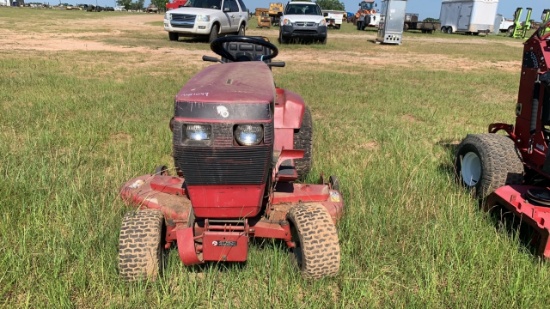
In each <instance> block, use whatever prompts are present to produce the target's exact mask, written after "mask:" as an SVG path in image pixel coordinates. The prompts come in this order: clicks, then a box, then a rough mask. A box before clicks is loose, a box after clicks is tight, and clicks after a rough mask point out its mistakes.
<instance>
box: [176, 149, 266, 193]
mask: <svg viewBox="0 0 550 309" xmlns="http://www.w3.org/2000/svg"><path fill="white" fill-rule="evenodd" d="M272 154H273V153H272V148H271V146H270V145H259V146H248V147H244V146H241V147H224V148H211V147H194V146H179V147H176V148H175V156H174V157H175V160H176V164H177V166H178V167H179V168H180V169H181V170H182V172H183V175H184V176H185V181H186V182H187V184H188V185H214V184H262V183H264V182H265V179H266V178H267V175H266V173H267V171H268V168H267V165H268V164H271V163H272V162H271V161H272Z"/></svg>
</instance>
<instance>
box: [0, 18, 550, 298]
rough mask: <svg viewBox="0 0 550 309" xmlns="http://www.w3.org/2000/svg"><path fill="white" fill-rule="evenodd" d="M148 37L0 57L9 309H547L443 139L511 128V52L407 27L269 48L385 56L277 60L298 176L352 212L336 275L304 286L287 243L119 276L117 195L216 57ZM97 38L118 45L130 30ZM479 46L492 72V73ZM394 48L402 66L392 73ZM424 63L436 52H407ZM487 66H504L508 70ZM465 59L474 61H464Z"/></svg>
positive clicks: (526, 266)
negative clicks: (299, 99)
mask: <svg viewBox="0 0 550 309" xmlns="http://www.w3.org/2000/svg"><path fill="white" fill-rule="evenodd" d="M8 10H9V9H6V10H4V9H0V16H2V17H4V16H6V19H4V20H3V21H0V26H2V28H5V27H3V26H5V25H6V24H8V23H12V22H13V21H14V20H18V19H24V17H25V16H27V15H26V14H28V13H27V12H30V10H9V11H8ZM32 12H33V13H32V14H35V15H34V16H35V17H34V18H32V19H26V20H25V23H26V24H33V23H35V25H36V27H38V26H39V25H40V20H41V19H39V18H37V17H38V16H39V14H40V12H43V13H44V14H49V15H44V16H47V18H48V20H50V21H51V22H52V24H60V25H61V24H65V23H68V22H70V21H74V20H73V18H74V16H75V15H74V13H77V14H80V13H79V12H55V13H50V11H47V10H42V11H38V10H36V11H32ZM98 16H99V15H98ZM106 16H107V15H102V18H107V17H106ZM117 16H119V15H112V17H110V18H115V19H116V18H117ZM120 16H127V15H120ZM136 18H139V17H136ZM148 29H149V28H147V29H146V30H144V31H143V32H142V34H141V35H142V36H143V38H142V39H140V37H139V35H138V32H133V31H135V30H132V31H127V32H125V31H124V29H116V30H119V31H122V32H123V33H128V34H129V36H128V39H127V40H132V44H136V42H139V41H140V40H143V41H145V42H148V43H147V44H144V45H143V46H145V47H146V48H149V49H150V50H151V52H150V53H149V52H134V51H124V50H121V51H71V50H70V49H69V50H64V51H48V50H33V49H26V48H25V47H24V46H22V47H21V49H18V50H2V51H1V52H2V57H0V104H1V105H0V177H1V178H0V181H1V186H0V212H1V213H2V216H0V304H2V306H3V307H10V308H12V307H31V308H65V307H84V308H97V307H112V308H124V307H127V308H151V307H161V306H162V307H174V308H195V307H206V308H257V307H271V308H283V307H284V308H373V307H387V308H395V307H407V308H456V307H465V308H476V307H487V308H527V307H533V308H545V307H547V300H548V298H549V296H550V292H549V289H548V288H547V287H546V282H548V281H549V280H550V268H549V267H550V266H549V265H548V264H547V263H546V262H544V261H542V260H541V259H540V258H538V257H535V256H533V255H531V254H530V253H529V252H528V250H527V249H526V248H525V247H524V246H523V245H522V244H521V243H520V242H519V240H518V237H517V235H515V234H513V233H509V232H507V231H506V229H504V228H502V227H501V226H500V224H499V222H498V221H495V220H493V219H492V218H490V217H489V216H487V215H486V214H484V213H483V212H481V211H479V210H478V207H477V204H476V202H475V201H474V200H472V199H471V198H470V197H469V195H468V194H467V193H466V192H464V191H463V190H461V189H460V188H458V187H457V186H456V184H455V182H454V181H453V174H452V162H451V160H452V150H453V147H454V145H456V144H457V143H458V142H459V141H460V140H461V139H462V138H463V137H464V136H465V135H466V134H467V133H479V132H485V131H486V130H487V129H486V128H487V125H488V124H489V123H490V122H512V121H513V115H514V104H515V99H516V92H517V89H518V81H519V77H520V72H519V67H520V65H519V61H520V60H521V44H520V42H519V41H514V40H512V39H509V40H508V39H504V38H499V39H490V38H488V40H489V43H483V45H480V43H479V42H482V41H483V38H474V37H471V38H466V37H464V36H459V35H458V36H451V37H450V38H451V39H450V41H444V42H440V41H434V42H430V41H429V40H430V38H432V37H431V36H430V35H425V36H422V37H420V36H416V35H414V36H416V37H420V38H421V39H418V40H415V39H414V38H413V37H412V36H409V35H407V36H406V37H405V41H404V42H405V43H404V45H402V46H391V47H388V46H379V45H374V44H371V43H369V42H367V38H366V37H360V38H357V37H355V36H354V37H350V38H345V37H344V38H332V39H329V44H327V45H326V46H319V45H289V46H287V45H285V46H281V47H280V54H281V57H284V55H285V51H286V52H296V51H298V52H299V53H301V54H303V55H311V57H312V59H316V58H315V57H319V55H320V54H327V53H328V54H330V55H334V57H337V56H338V55H339V54H342V53H343V52H349V53H350V54H353V53H359V56H356V57H357V58H362V57H363V55H366V56H368V57H372V58H373V59H387V61H386V62H379V63H378V64H377V65H365V64H364V63H361V62H356V61H354V59H353V58H351V59H350V60H349V61H345V62H329V63H325V62H323V63H315V62H314V61H308V62H304V61H298V60H290V61H287V67H286V68H274V69H273V70H274V75H275V79H276V82H277V85H278V86H280V87H284V88H287V89H289V90H291V91H294V92H297V93H299V94H301V95H302V96H303V98H304V99H305V101H306V102H307V104H308V105H309V106H310V108H311V110H312V113H313V119H314V130H315V133H314V167H313V171H312V173H311V174H310V176H309V180H310V181H312V182H313V181H317V179H318V178H319V176H320V175H321V173H323V174H324V175H337V176H338V177H339V179H340V182H341V187H342V193H343V195H344V197H345V202H346V214H345V216H344V217H343V219H342V220H341V222H339V224H338V230H339V238H340V244H341V248H342V264H341V272H340V274H339V275H338V276H337V277H336V278H328V279H323V280H319V281H306V280H303V279H302V278H301V277H300V275H299V273H298V272H297V270H296V269H295V268H294V266H293V265H292V263H291V262H290V259H289V256H288V253H287V251H286V249H285V248H284V246H283V245H281V244H280V243H278V242H273V241H271V240H259V241H256V242H254V243H253V244H252V245H251V247H250V252H249V260H248V262H247V263H246V264H245V265H234V264H230V265H226V264H220V265H217V264H209V265H205V266H201V267H191V268H190V267H185V266H183V264H182V263H181V262H180V260H179V257H178V254H177V252H176V251H175V250H172V251H171V252H170V254H169V261H168V267H167V269H166V271H165V274H164V276H162V277H161V278H160V279H159V280H157V281H156V282H143V283H126V282H124V281H122V280H120V279H119V277H118V274H117V244H118V233H119V228H120V223H121V218H122V216H123V214H124V213H125V212H127V211H129V209H128V208H127V207H126V206H124V204H123V203H122V202H121V200H120V198H119V197H118V189H119V188H120V186H121V185H122V184H123V183H124V182H125V181H126V180H128V179H129V178H131V177H134V176H137V175H142V174H145V173H150V172H152V171H153V169H154V167H155V166H157V165H159V164H168V165H172V164H173V163H172V161H171V160H172V159H171V157H170V153H171V133H170V131H169V129H168V121H169V119H170V117H171V116H172V113H173V105H172V104H173V101H172V100H173V97H174V94H175V93H176V92H177V91H178V89H179V88H180V87H181V86H182V85H183V84H184V83H185V82H186V80H188V79H189V78H190V77H191V76H192V75H193V74H195V73H197V72H198V71H199V70H200V69H201V68H202V67H204V66H206V65H211V64H210V63H203V62H201V61H200V57H199V56H195V55H194V54H193V55H192V56H189V55H186V54H178V53H173V54H170V53H155V52H154V50H155V46H161V47H164V46H171V47H173V48H176V49H185V50H189V49H190V50H192V51H193V50H196V49H203V50H204V51H205V53H207V54H211V53H210V52H208V46H207V44H205V43H196V44H195V43H193V44H191V43H188V42H171V43H167V42H166V41H167V38H166V36H165V35H164V36H161V35H159V34H158V31H157V30H154V31H152V32H150V30H148ZM54 30H55V27H52V28H51V29H50V30H48V31H54ZM11 31H14V32H15V33H17V34H21V35H24V34H25V31H28V29H18V28H17V29H12V30H11ZM58 31H60V33H64V32H65V31H68V30H67V29H66V27H63V29H61V28H59V30H58ZM100 31H103V30H100ZM106 31H110V30H109V29H107V30H106ZM0 33H1V32H0ZM48 33H49V32H48ZM331 33H332V32H331ZM54 34H55V32H54ZM407 38H410V40H409V41H407ZM447 38H448V37H447ZM83 39H85V40H94V38H93V36H85V37H84V38H83ZM104 39H105V36H101V37H98V38H96V39H95V40H97V41H100V42H105V41H103V40H104ZM439 39H441V37H439ZM454 40H457V42H460V43H455V41H454ZM465 41H466V43H465ZM468 41H471V42H472V43H471V44H469V43H468ZM485 41H487V40H485ZM514 42H517V47H516V46H514ZM106 43H107V46H119V47H125V46H127V44H128V42H126V41H125V37H124V36H123V37H113V39H112V41H110V42H106ZM117 44H118V45H117ZM132 46H134V45H132ZM136 46H142V45H139V44H136ZM429 46H432V48H429ZM449 46H452V48H451V47H449ZM491 55H494V56H495V58H496V59H495V60H494V61H495V65H494V66H487V65H486V62H488V61H489V62H491V60H492V57H491ZM391 57H411V61H410V63H409V64H408V65H398V64H394V63H392V59H397V58H391ZM414 57H417V58H414ZM422 57H437V59H442V58H444V59H447V60H446V62H445V63H444V65H441V63H439V62H434V63H433V64H430V63H428V65H427V64H426V63H425V62H422V61H418V63H417V62H415V61H416V60H415V59H421V58H422ZM428 59H431V58H428ZM499 61H502V62H505V63H512V64H513V63H516V64H515V65H516V67H517V68H518V71H511V70H509V69H505V68H503V67H502V66H500V64H499V63H500V62H499ZM465 62H467V63H469V64H472V63H473V64H476V63H478V64H479V65H480V68H479V69H464V68H463V67H462V65H463V64H464V63H465ZM482 64H483V65H482ZM212 65H213V64H212ZM474 67H475V65H474Z"/></svg>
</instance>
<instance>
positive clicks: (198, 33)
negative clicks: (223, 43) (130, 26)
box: [164, 0, 248, 42]
mask: <svg viewBox="0 0 550 309" xmlns="http://www.w3.org/2000/svg"><path fill="white" fill-rule="evenodd" d="M247 22H248V9H247V8H246V6H245V5H244V3H243V1H242V0H189V1H187V3H186V4H185V6H183V7H181V8H178V9H174V10H169V11H168V12H166V14H165V15H164V30H166V31H168V38H169V39H170V41H177V40H178V39H179V38H180V37H207V38H208V42H212V41H214V40H215V39H216V38H218V36H220V35H224V34H238V35H245V30H246V28H247Z"/></svg>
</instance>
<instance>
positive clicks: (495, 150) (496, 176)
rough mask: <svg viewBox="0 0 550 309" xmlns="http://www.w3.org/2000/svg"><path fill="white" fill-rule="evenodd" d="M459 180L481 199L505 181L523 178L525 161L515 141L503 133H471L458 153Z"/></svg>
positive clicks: (461, 144)
mask: <svg viewBox="0 0 550 309" xmlns="http://www.w3.org/2000/svg"><path fill="white" fill-rule="evenodd" d="M455 172H456V177H457V179H458V181H459V182H460V183H461V184H462V185H463V186H464V187H466V188H467V189H468V190H470V191H471V192H472V193H473V194H474V195H475V196H476V198H478V199H484V198H486V197H487V196H488V195H489V194H491V193H492V192H493V191H494V190H496V189H497V188H499V187H502V186H504V185H514V184H521V183H522V182H523V173H524V168H523V163H522V161H521V159H520V157H519V156H518V154H517V152H516V148H515V145H514V142H513V141H512V140H511V139H510V138H508V137H506V136H504V135H499V134H489V133H488V134H469V135H468V136H466V138H465V139H464V140H463V141H462V142H461V143H460V145H458V148H457V152H456V157H455Z"/></svg>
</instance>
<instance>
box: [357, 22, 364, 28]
mask: <svg viewBox="0 0 550 309" xmlns="http://www.w3.org/2000/svg"><path fill="white" fill-rule="evenodd" d="M357 30H363V22H362V21H357Z"/></svg>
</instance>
